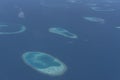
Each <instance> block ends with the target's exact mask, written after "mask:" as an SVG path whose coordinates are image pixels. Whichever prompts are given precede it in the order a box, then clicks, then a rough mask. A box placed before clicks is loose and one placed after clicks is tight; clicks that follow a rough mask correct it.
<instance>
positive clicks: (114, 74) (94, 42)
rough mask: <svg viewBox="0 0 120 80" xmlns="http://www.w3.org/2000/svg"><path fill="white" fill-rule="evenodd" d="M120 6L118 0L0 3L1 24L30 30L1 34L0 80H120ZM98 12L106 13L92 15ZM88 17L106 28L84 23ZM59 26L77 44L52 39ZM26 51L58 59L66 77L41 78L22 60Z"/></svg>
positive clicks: (56, 37) (11, 0)
mask: <svg viewBox="0 0 120 80" xmlns="http://www.w3.org/2000/svg"><path fill="white" fill-rule="evenodd" d="M119 5H120V1H119V0H100V1H99V0H0V23H6V24H7V23H10V24H22V25H25V27H26V31H24V32H22V33H19V34H10V35H4V34H0V80H120V27H119V26H120V6H119ZM96 6H97V7H102V10H103V9H105V10H104V11H96V10H92V9H91V7H96ZM104 7H105V8H104ZM108 9H114V10H113V11H110V10H109V11H107V10H108ZM20 11H22V12H24V16H23V17H20V16H18V14H19V12H20ZM86 16H93V17H99V18H102V19H104V21H105V22H104V23H99V22H92V21H88V20H85V19H83V17H86ZM55 26H58V27H61V28H64V29H66V30H69V31H70V32H72V33H75V34H76V35H77V36H78V38H77V39H71V38H67V37H64V36H61V35H58V34H53V33H50V32H49V31H48V29H49V28H51V27H55ZM0 32H1V29H0ZM27 51H37V52H45V53H48V54H49V55H52V56H54V57H56V58H58V59H59V60H61V61H62V62H63V63H64V64H66V66H67V71H66V72H65V73H64V74H63V75H61V76H56V77H55V76H54V77H53V76H49V75H46V74H43V73H40V72H37V71H36V70H34V69H32V68H31V67H30V66H28V65H26V64H25V63H24V62H23V60H22V55H23V54H24V53H25V52H27Z"/></svg>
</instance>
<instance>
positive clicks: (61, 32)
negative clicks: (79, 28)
mask: <svg viewBox="0 0 120 80" xmlns="http://www.w3.org/2000/svg"><path fill="white" fill-rule="evenodd" d="M49 32H51V33H55V34H58V35H61V36H64V37H68V38H78V36H77V35H76V34H74V33H71V32H70V31H68V30H66V29H64V28H61V27H52V28H49Z"/></svg>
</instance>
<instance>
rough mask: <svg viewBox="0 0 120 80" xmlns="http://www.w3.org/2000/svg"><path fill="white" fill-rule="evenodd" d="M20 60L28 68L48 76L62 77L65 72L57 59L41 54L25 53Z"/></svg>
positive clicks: (63, 65) (63, 66) (64, 68)
mask: <svg viewBox="0 0 120 80" xmlns="http://www.w3.org/2000/svg"><path fill="white" fill-rule="evenodd" d="M22 59H23V61H24V62H25V63H26V64H27V65H28V66H30V67H32V68H33V69H35V70H37V71H38V72H41V73H44V74H47V75H50V76H59V75H62V74H64V72H65V71H66V70H67V67H66V65H65V64H64V63H62V62H61V61H60V60H59V59H57V58H55V57H53V56H51V55H49V54H46V53H43V52H26V53H24V54H23V56H22Z"/></svg>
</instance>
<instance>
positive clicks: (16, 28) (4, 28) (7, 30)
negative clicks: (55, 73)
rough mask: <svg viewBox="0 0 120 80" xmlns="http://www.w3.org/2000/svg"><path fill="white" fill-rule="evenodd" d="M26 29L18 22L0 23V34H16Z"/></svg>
mask: <svg viewBox="0 0 120 80" xmlns="http://www.w3.org/2000/svg"><path fill="white" fill-rule="evenodd" d="M25 30H26V27H25V26H24V25H20V24H3V23H0V35H4V34H18V33H22V32H24V31H25Z"/></svg>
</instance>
